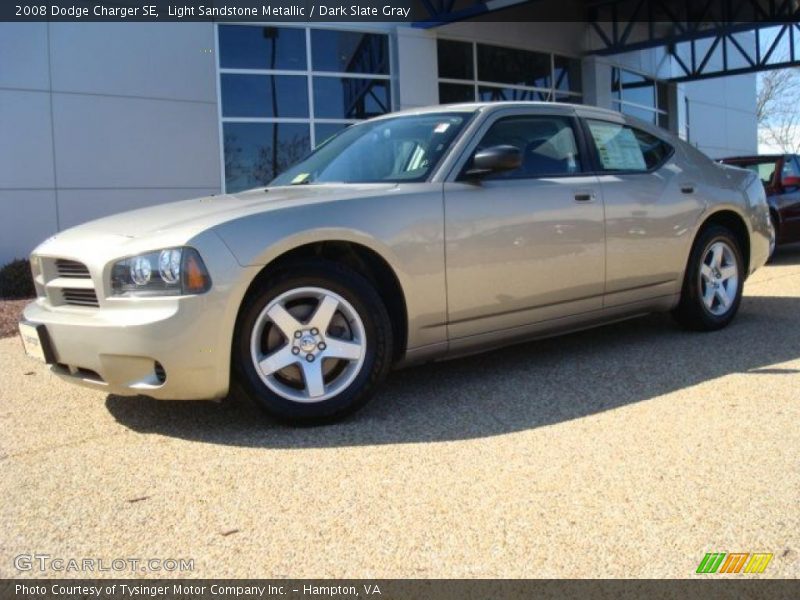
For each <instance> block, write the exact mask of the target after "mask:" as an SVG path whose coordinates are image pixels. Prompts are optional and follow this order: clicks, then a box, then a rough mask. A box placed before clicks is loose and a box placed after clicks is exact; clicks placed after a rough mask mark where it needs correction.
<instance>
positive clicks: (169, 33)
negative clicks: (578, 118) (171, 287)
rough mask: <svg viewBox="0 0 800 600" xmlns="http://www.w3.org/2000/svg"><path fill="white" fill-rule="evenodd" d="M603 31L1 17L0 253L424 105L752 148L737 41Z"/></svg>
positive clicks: (282, 162) (260, 172) (748, 79)
mask: <svg viewBox="0 0 800 600" xmlns="http://www.w3.org/2000/svg"><path fill="white" fill-rule="evenodd" d="M798 31H799V32H800V30H798ZM736 35H737V36H739V37H738V38H737V37H733V36H729V37H730V38H731V39H733V40H734V41H736V45H739V46H746V45H747V44H748V43H750V44H751V45H752V44H756V46H757V45H758V44H762V45H763V42H759V41H755V42H753V34H752V32H742V33H738V34H736ZM790 35H795V33H793V32H790ZM748 36H750V37H748ZM797 36H800V33H798V34H797ZM604 40H605V38H604V36H603V34H602V33H601V32H600V31H598V29H597V28H596V27H592V26H590V24H588V23H585V22H574V23H569V22H568V23H542V22H539V23H535V22H475V21H469V20H466V21H456V22H450V23H446V24H440V25H439V26H436V27H420V26H419V24H417V25H414V24H408V23H391V24H379V25H375V24H369V25H367V24H363V23H362V24H357V23H347V24H344V23H342V24H325V25H313V24H311V25H309V24H287V23H282V24H275V23H246V24H244V23H243V24H233V23H231V24H227V23H225V24H223V23H200V22H183V23H66V22H52V23H2V24H0V131H2V139H1V140H0V206H2V211H3V212H2V214H3V219H2V222H0V265H1V264H4V263H6V262H7V261H9V260H11V259H12V258H14V257H21V256H24V255H26V254H27V253H29V252H30V251H31V250H32V248H33V247H34V246H35V245H36V244H37V243H38V242H40V241H42V240H44V239H45V238H47V237H49V236H51V235H53V234H55V233H57V232H58V231H60V230H63V229H65V228H68V227H71V226H74V225H77V224H79V223H82V222H85V221H87V220H90V219H93V218H97V217H100V216H104V215H107V214H111V213H116V212H120V211H124V210H129V209H133V208H138V207H143V206H147V205H151V204H156V203H162V202H168V201H172V200H178V199H184V198H190V197H196V196H203V195H208V194H218V193H221V192H222V193H226V192H227V193H235V192H237V191H240V190H243V189H247V188H251V187H255V186H259V185H263V184H265V183H267V182H269V181H270V180H271V179H272V178H273V176H274V175H275V174H276V173H277V172H280V171H281V170H283V169H285V168H286V167H287V166H288V165H290V164H291V163H292V162H293V161H295V160H297V159H298V158H300V157H302V156H303V155H304V154H306V153H307V152H308V151H309V150H310V149H312V148H313V147H315V146H316V145H318V144H320V143H321V142H323V141H324V140H325V139H327V138H328V137H330V136H331V135H333V134H334V133H336V132H337V131H339V130H340V129H342V128H344V127H346V126H347V125H349V124H351V123H354V122H356V121H358V120H359V119H363V118H368V117H371V116H375V115H379V114H383V113H386V112H389V111H393V110H400V109H409V108H414V107H421V106H427V105H431V104H440V103H450V102H462V101H472V100H476V99H477V100H486V101H502V100H544V101H556V102H575V103H583V104H590V105H596V106H601V107H604V108H610V109H614V110H619V111H622V112H623V113H627V114H630V115H633V116H636V117H638V118H640V119H644V120H646V121H649V122H652V123H656V124H658V125H660V126H662V127H664V128H666V129H669V130H670V131H673V132H675V133H677V134H678V135H680V136H681V137H682V138H683V139H686V140H688V141H689V142H690V143H691V144H693V145H695V146H697V147H698V148H700V149H701V150H703V151H704V152H706V153H707V154H709V155H710V156H712V157H720V156H725V155H732V154H742V153H754V152H756V150H757V131H756V75H755V73H754V72H743V73H742V74H734V75H731V74H729V73H737V72H741V71H742V70H737V69H736V68H734V67H732V66H731V64H729V61H730V56H731V55H732V54H735V52H734V45H733V44H731V43H729V40H728V38H725V39H724V40H723V41H722V46H721V48H722V52H724V53H725V54H726V56H725V62H726V64H725V65H724V66H725V69H721V68H718V69H717V72H716V73H715V74H714V75H715V76H713V77H708V78H706V76H705V75H703V74H702V73H701V74H700V75H701V76H693V77H690V76H687V75H686V73H687V69H686V66H687V65H686V64H684V63H688V62H689V58H688V55H687V58H686V60H681V58H680V56H681V55H680V53H679V52H678V53H676V50H675V47H674V46H667V45H654V44H638V45H636V44H631V45H629V46H630V48H628V47H625V46H624V45H622V46H620V45H618V46H616V50H618V51H615V52H614V51H608V48H606V51H597V49H598V48H600V49H601V50H603V46H604V43H605V42H604ZM605 41H608V40H605ZM797 41H798V46H800V37H798V40H797ZM709 43H710V42H709ZM610 48H611V50H613V49H614V48H615V46H613V45H611V46H610ZM707 48H708V47H707V46H706V49H707ZM728 48H730V49H731V50H730V52H729V51H728ZM679 50H680V48H679ZM745 51H746V48H744V49H743V50H742V53H741V54H742V55H743V56H744V55H745V54H746V52H745ZM687 52H689V50H688V49H687ZM695 52H696V49H695V48H691V54H692V59H694V54H695ZM715 52H716V50H713V49H712V52H711V54H710V55H709V56H710V58H709V59H708V60H707V61H706V63H705V64H703V65H695V66H700V67H702V68H701V69H700V70H701V71H703V69H706V70H707V69H709V68H711V67H713V66H714V64H716V63H720V65H721V61H722V58H721V57H722V55H721V54H720V55H719V56H717V54H715ZM740 59H741V57H740ZM718 67H719V65H718ZM692 69H694V71H696V70H697V69H696V68H695V67H692V66H690V67H689V70H692ZM694 71H693V72H694ZM695 75H697V74H696V73H695Z"/></svg>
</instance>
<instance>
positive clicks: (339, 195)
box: [35, 184, 398, 254]
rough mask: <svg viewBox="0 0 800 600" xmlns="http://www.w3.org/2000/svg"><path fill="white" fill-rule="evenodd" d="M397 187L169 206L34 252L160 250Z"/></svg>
mask: <svg viewBox="0 0 800 600" xmlns="http://www.w3.org/2000/svg"><path fill="white" fill-rule="evenodd" d="M397 187H398V186H397V184H320V185H296V186H285V187H273V188H258V189H253V190H248V191H245V192H241V193H238V194H222V195H215V196H206V197H203V198H193V199H191V200H182V201H179V202H170V203H167V204H159V205H155V206H150V207H147V208H140V209H137V210H133V211H129V212H124V213H119V214H115V215H112V216H109V217H104V218H102V219H97V220H95V221H90V222H88V223H84V224H82V225H78V226H76V227H72V228H71V229H67V230H65V231H62V232H60V233H58V234H57V235H55V236H53V237H52V238H50V239H49V240H47V242H45V243H44V244H42V245H41V246H40V247H39V248H37V250H36V251H35V252H36V253H37V254H57V253H58V251H59V247H60V246H64V245H70V246H71V245H73V244H75V243H80V244H81V245H82V246H83V247H84V249H89V248H90V247H91V246H93V245H96V246H98V247H106V246H107V245H108V244H114V245H120V244H123V245H124V244H126V243H127V244H129V245H131V246H132V247H138V246H141V245H142V244H141V243H134V242H135V241H139V242H141V241H146V242H153V243H156V242H157V243H158V244H160V245H161V246H169V245H181V244H184V243H186V242H187V241H188V240H190V239H191V238H192V237H194V236H195V235H197V234H199V233H201V232H203V231H206V230H208V229H211V228H213V227H215V226H217V225H221V224H222V223H226V222H228V221H231V220H234V219H239V218H241V217H245V216H248V215H251V214H259V213H264V212H273V211H277V210H280V209H282V208H288V207H294V206H299V205H304V204H315V203H321V202H334V201H345V200H350V199H355V198H361V197H364V196H369V195H375V194H381V193H388V192H390V191H391V190H393V189H395V188H397ZM126 240H127V241H128V242H126Z"/></svg>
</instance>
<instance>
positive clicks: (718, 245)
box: [700, 241, 739, 316]
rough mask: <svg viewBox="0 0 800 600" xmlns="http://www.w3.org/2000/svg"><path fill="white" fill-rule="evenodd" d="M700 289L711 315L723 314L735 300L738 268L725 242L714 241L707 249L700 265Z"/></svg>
mask: <svg viewBox="0 0 800 600" xmlns="http://www.w3.org/2000/svg"><path fill="white" fill-rule="evenodd" d="M700 291H701V293H702V296H703V304H704V305H705V307H706V308H707V309H708V311H709V312H710V313H711V314H712V315H717V316H719V315H724V314H725V313H726V312H727V311H728V309H730V307H731V305H732V304H733V302H734V301H735V300H736V295H737V293H738V291H739V268H738V266H737V262H736V258H735V257H734V254H733V250H732V249H731V247H730V246H729V245H728V243H727V242H725V241H718V242H714V243H713V244H711V246H709V248H708V249H707V251H706V255H705V257H704V258H703V262H702V264H701V265H700Z"/></svg>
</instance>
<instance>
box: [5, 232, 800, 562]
mask: <svg viewBox="0 0 800 600" xmlns="http://www.w3.org/2000/svg"><path fill="white" fill-rule="evenodd" d="M745 293H746V297H745V299H744V301H743V303H742V309H741V312H740V314H739V317H738V319H737V320H736V322H735V324H734V325H733V326H731V327H730V328H728V329H726V330H724V331H721V332H717V333H712V334H692V333H687V332H684V331H682V330H680V329H678V328H677V327H676V326H675V325H673V324H672V322H671V321H670V319H669V318H668V317H665V316H653V317H648V318H645V319H639V320H636V321H629V322H626V323H621V324H618V325H613V326H609V327H606V328H603V329H598V330H594V331H590V332H585V333H579V334H574V335H571V336H568V337H564V338H560V339H554V340H548V341H543V342H538V343H532V344H527V345H522V346H517V347H514V348H509V349H506V350H501V351H497V352H494V353H491V354H488V355H483V356H478V357H474V358H468V359H462V360H457V361H452V362H449V363H444V364H437V365H430V366H424V367H420V368H415V369H411V370H408V371H404V372H401V373H398V374H395V375H393V376H392V377H391V379H390V381H389V383H388V385H387V386H386V387H385V388H384V390H383V392H382V393H381V394H380V395H379V396H378V397H377V398H376V399H375V401H374V402H373V403H372V404H371V405H370V406H369V407H368V408H367V409H366V410H365V411H363V412H362V413H360V414H359V415H358V416H357V417H356V418H354V419H353V420H351V421H349V422H346V423H343V424H338V425H334V426H329V427H325V428H313V429H299V430H298V429H287V428H283V427H280V426H276V425H274V424H270V423H269V422H266V421H264V420H263V419H262V418H261V417H260V416H259V414H258V413H257V412H256V411H255V410H253V409H251V408H250V407H249V406H248V405H247V404H244V403H242V402H232V401H231V402H226V403H223V404H213V403H196V402H183V403H181V402H165V403H158V402H154V401H150V400H145V399H125V398H118V397H113V396H112V397H106V396H105V395H104V394H101V393H96V392H91V391H85V390H82V389H78V388H73V387H71V386H68V385H65V384H63V383H61V382H60V381H58V380H57V379H55V378H54V377H52V376H51V375H49V374H48V373H47V372H46V371H45V369H44V368H42V367H40V366H38V365H37V364H36V363H35V362H32V361H30V360H29V359H26V358H25V357H23V355H22V350H21V347H20V344H19V342H18V340H17V339H15V338H8V339H5V340H0V361H2V365H3V368H2V384H0V425H1V426H2V436H0V493H1V494H2V505H1V506H0V531H2V532H3V533H2V535H0V576H17V575H20V573H19V572H18V571H16V570H15V568H14V564H13V559H14V557H15V556H17V555H19V554H21V553H27V554H30V553H34V552H36V553H46V554H49V555H51V556H52V557H62V558H83V557H92V558H99V559H104V560H106V561H110V560H112V559H114V558H120V557H123V558H124V557H140V558H161V559H164V558H192V559H194V572H193V573H191V574H192V575H194V576H198V577H216V576H218V577H222V576H230V577H246V576H275V577H321V576H329V577H333V576H339V577H342V576H352V577H620V576H635V577H692V576H694V570H695V568H696V566H697V564H698V563H699V561H700V560H701V559H702V558H703V555H704V554H705V553H706V552H771V553H773V554H774V555H775V556H774V558H773V560H772V562H771V563H770V564H769V566H768V568H767V570H766V571H765V573H764V575H763V576H773V577H777V576H783V577H798V576H800V560H799V559H798V555H799V554H800V426H799V424H800V401H799V400H800V398H799V394H800V385H799V384H800V249H798V248H790V249H788V250H784V251H783V252H782V253H781V255H780V256H779V258H778V260H777V263H776V264H775V265H774V266H770V267H767V268H764V269H762V270H761V271H760V272H758V273H757V274H756V275H755V276H754V277H753V278H752V279H751V280H750V281H748V283H747V285H746V288H745ZM58 574H59V573H53V575H58ZM112 574H113V573H112ZM123 574H125V575H129V574H128V573H123ZM76 575H77V574H76ZM133 575H136V573H134V574H133ZM743 576H744V575H738V576H737V577H743ZM746 577H750V575H748V576H746Z"/></svg>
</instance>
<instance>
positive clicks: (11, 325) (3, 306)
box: [0, 298, 32, 338]
mask: <svg viewBox="0 0 800 600" xmlns="http://www.w3.org/2000/svg"><path fill="white" fill-rule="evenodd" d="M31 300H32V298H27V299H25V300H2V299H0V338H4V337H9V336H12V335H17V321H19V318H20V317H21V316H22V309H23V308H25V305H26V304H28V303H29V302H30V301H31Z"/></svg>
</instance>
